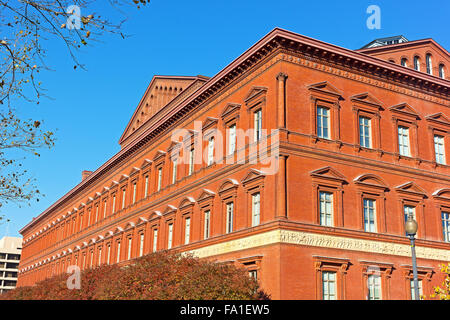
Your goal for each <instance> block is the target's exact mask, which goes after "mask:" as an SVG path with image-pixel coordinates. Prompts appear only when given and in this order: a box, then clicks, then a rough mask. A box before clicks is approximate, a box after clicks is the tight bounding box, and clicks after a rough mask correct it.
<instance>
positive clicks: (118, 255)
mask: <svg viewBox="0 0 450 320" xmlns="http://www.w3.org/2000/svg"><path fill="white" fill-rule="evenodd" d="M119 261H120V241H117V256H116V263H119Z"/></svg>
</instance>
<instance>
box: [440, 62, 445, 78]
mask: <svg viewBox="0 0 450 320" xmlns="http://www.w3.org/2000/svg"><path fill="white" fill-rule="evenodd" d="M439 77H440V78H442V79H445V71H444V64H442V63H441V64H440V65H439Z"/></svg>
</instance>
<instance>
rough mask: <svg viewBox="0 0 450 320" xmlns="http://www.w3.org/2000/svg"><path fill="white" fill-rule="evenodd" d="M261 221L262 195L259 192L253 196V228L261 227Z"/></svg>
mask: <svg viewBox="0 0 450 320" xmlns="http://www.w3.org/2000/svg"><path fill="white" fill-rule="evenodd" d="M260 219H261V195H260V193H259V192H257V193H255V194H253V195H252V227H254V226H257V225H259V223H260Z"/></svg>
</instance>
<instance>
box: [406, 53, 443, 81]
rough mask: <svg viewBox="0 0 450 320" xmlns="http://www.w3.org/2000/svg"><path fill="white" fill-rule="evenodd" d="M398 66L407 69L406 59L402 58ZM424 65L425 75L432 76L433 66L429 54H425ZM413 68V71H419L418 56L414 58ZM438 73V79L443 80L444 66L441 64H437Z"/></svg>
mask: <svg viewBox="0 0 450 320" xmlns="http://www.w3.org/2000/svg"><path fill="white" fill-rule="evenodd" d="M400 64H401V65H402V66H403V67H408V60H407V59H406V58H402V59H401V60H400ZM425 64H426V68H427V70H426V71H427V73H428V74H431V75H433V64H432V59H431V54H429V53H427V55H426V56H425ZM413 67H414V69H415V70H417V71H420V57H419V56H414V58H413ZM438 72H439V78H442V79H445V66H444V64H443V63H441V64H439V68H438Z"/></svg>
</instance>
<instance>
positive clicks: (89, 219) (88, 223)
mask: <svg viewBox="0 0 450 320" xmlns="http://www.w3.org/2000/svg"><path fill="white" fill-rule="evenodd" d="M90 224H91V208H89V210H88V219H87V226H88V227H89V226H90Z"/></svg>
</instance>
